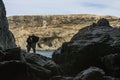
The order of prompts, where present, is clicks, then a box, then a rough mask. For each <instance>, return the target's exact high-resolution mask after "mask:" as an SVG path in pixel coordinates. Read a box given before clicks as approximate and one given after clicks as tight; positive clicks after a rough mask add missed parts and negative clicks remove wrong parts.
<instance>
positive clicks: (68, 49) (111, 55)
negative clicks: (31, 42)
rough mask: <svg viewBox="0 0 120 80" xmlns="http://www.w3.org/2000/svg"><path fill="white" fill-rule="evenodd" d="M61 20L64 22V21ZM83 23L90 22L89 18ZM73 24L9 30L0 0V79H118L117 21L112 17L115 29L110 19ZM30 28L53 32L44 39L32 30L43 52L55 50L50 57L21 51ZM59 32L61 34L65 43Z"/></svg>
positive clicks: (119, 37)
mask: <svg viewBox="0 0 120 80" xmlns="http://www.w3.org/2000/svg"><path fill="white" fill-rule="evenodd" d="M109 18H110V16H109ZM47 19H49V18H47ZM80 19H81V18H80ZM56 20H58V18H57V19H56ZM61 20H63V22H64V19H61ZM85 20H86V21H89V18H87V19H85ZM50 21H51V20H50ZM74 21H75V22H77V21H76V20H73V21H71V22H70V23H71V24H72V26H71V27H69V28H68V27H67V26H63V25H64V24H62V25H59V27H57V28H56V26H55V27H53V26H52V27H50V28H49V27H37V26H36V27H35V28H33V29H32V27H30V28H29V26H28V27H24V26H23V27H21V28H17V26H15V27H14V26H13V27H14V28H13V29H12V28H10V27H9V23H8V22H9V21H8V20H7V17H6V10H5V6H4V3H3V1H2V0H0V35H1V36H0V37H1V38H0V80H120V63H119V61H120V28H119V25H118V24H119V18H116V17H115V19H114V21H113V22H116V21H117V23H118V24H115V25H116V26H114V25H111V21H112V20H110V19H107V17H105V16H104V17H102V18H101V17H100V19H98V20H97V21H96V22H94V20H93V21H92V23H89V24H86V26H84V27H82V28H81V27H78V26H79V25H77V26H76V27H74V28H73V23H72V22H74ZM78 22H79V18H78ZM25 23H26V22H25ZM85 23H86V22H85ZM15 24H16V23H15ZM20 24H21V23H20ZM18 25H19V24H18ZM21 25H22V24H21ZM44 26H45V25H44ZM46 26H47V25H46ZM57 26H58V25H57ZM18 27H19V26H18ZM61 27H62V28H61ZM42 28H43V31H41V30H42ZM47 28H49V29H47ZM10 29H11V31H12V32H13V34H12V32H11V31H10ZM19 29H21V30H19ZM30 29H32V31H34V30H36V29H37V30H39V29H40V31H41V32H44V31H45V33H46V32H47V31H48V30H49V31H50V33H51V32H52V31H55V33H53V32H52V34H50V33H49V34H45V37H44V36H43V34H44V33H40V32H37V31H35V32H36V33H35V35H38V36H39V37H40V40H39V42H38V45H41V46H42V48H43V49H45V50H46V49H50V48H49V47H52V48H54V49H55V51H54V52H53V55H52V58H48V57H45V56H43V55H40V54H35V53H28V52H26V51H25V50H23V49H24V47H25V45H23V44H24V43H25V40H26V37H27V36H28V35H29V34H30V33H31V32H32V31H31V30H30ZM59 29H60V30H61V32H62V33H63V34H64V40H63V36H60V35H63V34H60V32H58V31H59ZM74 29H75V30H76V31H73V30H74ZM16 30H18V31H19V32H18V33H17V32H15V31H16ZM64 30H67V31H64ZM69 30H72V31H73V32H72V31H71V32H70V31H69ZM57 32H58V33H57ZM56 33H57V34H56ZM39 34H41V35H39ZM68 34H69V35H68ZM25 36H26V37H25ZM22 37H23V38H24V39H23V38H22ZM15 41H16V42H15ZM22 41H23V42H22ZM57 41H58V42H59V43H58V42H57ZM18 42H20V44H22V45H19V44H18ZM16 43H17V44H16ZM58 44H59V46H56V45H58ZM45 45H47V47H45ZM18 46H19V47H18ZM56 48H58V49H56ZM50 50H51V49H50Z"/></svg>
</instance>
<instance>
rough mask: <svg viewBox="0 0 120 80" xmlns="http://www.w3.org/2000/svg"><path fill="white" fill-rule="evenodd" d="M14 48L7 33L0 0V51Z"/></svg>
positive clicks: (7, 28)
mask: <svg viewBox="0 0 120 80" xmlns="http://www.w3.org/2000/svg"><path fill="white" fill-rule="evenodd" d="M14 47H15V39H14V36H13V34H12V33H11V32H10V31H9V27H8V21H7V18H6V11H5V7H4V4H3V1H2V0H0V49H3V50H5V49H9V48H14Z"/></svg>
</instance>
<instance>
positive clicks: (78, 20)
mask: <svg viewBox="0 0 120 80" xmlns="http://www.w3.org/2000/svg"><path fill="white" fill-rule="evenodd" d="M100 18H106V19H107V20H109V21H110V24H111V26H120V23H119V22H120V20H119V18H117V17H115V16H98V15H92V14H76V15H43V16H42V15H36V16H34V15H33V16H10V17H8V21H9V24H10V27H42V26H54V27H61V26H63V25H66V26H71V25H83V24H84V25H89V24H91V23H93V22H97V21H98V20H99V19H100Z"/></svg>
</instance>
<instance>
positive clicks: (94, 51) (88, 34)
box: [52, 19, 120, 77]
mask: <svg viewBox="0 0 120 80" xmlns="http://www.w3.org/2000/svg"><path fill="white" fill-rule="evenodd" d="M102 21H103V23H100V22H102ZM98 25H99V26H98ZM119 36H120V29H118V28H113V27H110V25H109V22H108V21H107V20H106V19H103V20H100V21H98V22H97V25H95V26H92V25H90V26H87V27H85V28H83V29H81V30H79V32H78V33H77V34H76V35H74V36H73V38H72V39H71V41H70V42H66V43H64V44H63V45H62V46H61V48H59V49H58V50H56V51H55V52H54V54H53V55H52V59H53V60H54V61H55V62H56V63H57V64H59V65H60V66H61V68H62V69H63V71H64V72H65V73H66V75H73V76H74V75H76V74H77V73H79V72H81V71H83V70H85V69H87V68H89V67H90V66H95V67H99V68H102V69H103V70H104V71H105V72H109V71H111V70H109V71H107V70H106V69H105V68H106V66H105V65H107V64H106V63H103V62H102V58H103V57H104V56H107V55H110V54H115V53H118V54H119V53H120V37H119ZM117 57H118V56H117ZM111 60H112V58H111ZM118 60H119V59H118V58H117V59H116V61H115V63H114V65H118ZM112 61H113V60H112ZM109 63H110V62H109ZM111 66H113V65H112V64H111ZM117 67H120V66H117ZM113 68H115V67H113ZM119 73H120V72H119V71H117V73H116V74H111V73H110V74H106V75H110V76H113V77H119V76H118V75H119Z"/></svg>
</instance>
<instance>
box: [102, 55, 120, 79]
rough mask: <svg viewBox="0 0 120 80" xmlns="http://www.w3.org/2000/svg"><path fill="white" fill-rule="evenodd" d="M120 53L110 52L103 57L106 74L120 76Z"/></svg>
mask: <svg viewBox="0 0 120 80" xmlns="http://www.w3.org/2000/svg"><path fill="white" fill-rule="evenodd" d="M119 61H120V54H117V53H116V54H109V55H107V56H104V57H103V58H102V62H103V65H104V70H105V71H106V74H107V75H109V76H113V77H119V78H120V62H119Z"/></svg>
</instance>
